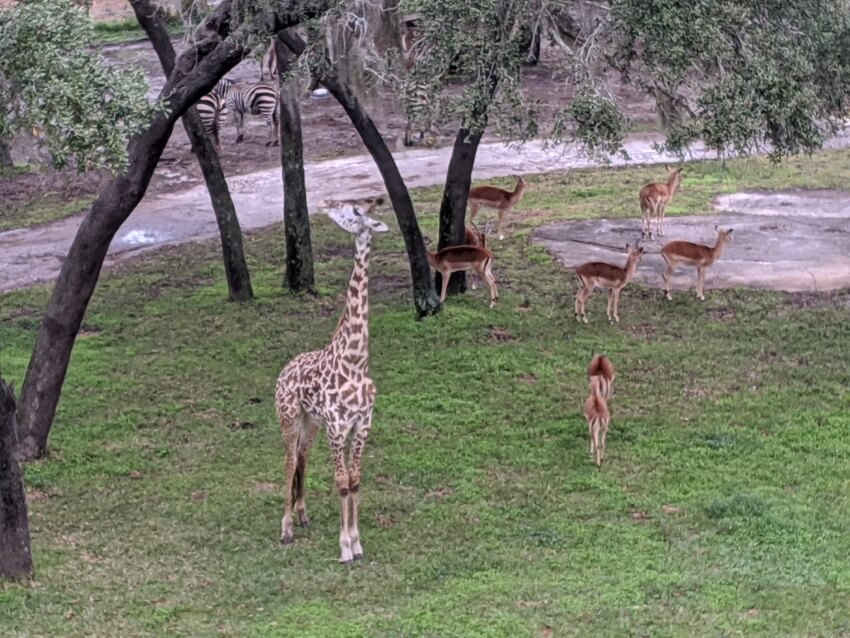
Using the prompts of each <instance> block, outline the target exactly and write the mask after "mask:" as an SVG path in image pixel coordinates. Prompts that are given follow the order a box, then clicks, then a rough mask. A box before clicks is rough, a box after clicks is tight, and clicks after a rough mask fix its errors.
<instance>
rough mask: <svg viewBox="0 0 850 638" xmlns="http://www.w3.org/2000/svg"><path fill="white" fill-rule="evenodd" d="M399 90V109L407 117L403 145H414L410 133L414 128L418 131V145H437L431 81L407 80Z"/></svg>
mask: <svg viewBox="0 0 850 638" xmlns="http://www.w3.org/2000/svg"><path fill="white" fill-rule="evenodd" d="M400 89H401V90H400V91H399V99H400V101H401V107H402V109H403V110H404V114H405V115H406V116H407V125H406V126H405V127H404V140H403V141H404V145H405V146H413V145H414V144H413V140H412V139H411V133H412V132H413V129H414V126H415V127H417V128H418V130H419V140H420V143H423V144H424V145H425V146H434V145H435V144H436V143H437V136H438V135H440V134H441V133H440V130H439V129H438V128H437V127H436V126H435V125H434V104H433V102H432V94H433V89H432V83H431V81H430V80H427V81H426V80H421V81H417V80H416V79H414V78H408V79H407V80H406V81H404V82H403V83H402V85H401V87H400ZM423 138H424V141H423Z"/></svg>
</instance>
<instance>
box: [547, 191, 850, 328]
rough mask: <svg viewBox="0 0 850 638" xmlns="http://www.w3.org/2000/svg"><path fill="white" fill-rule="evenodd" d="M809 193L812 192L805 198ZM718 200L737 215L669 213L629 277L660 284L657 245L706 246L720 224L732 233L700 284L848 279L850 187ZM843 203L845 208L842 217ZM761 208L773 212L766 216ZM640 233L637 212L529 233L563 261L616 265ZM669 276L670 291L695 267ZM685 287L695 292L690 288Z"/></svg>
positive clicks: (689, 281) (780, 284)
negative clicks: (676, 242)
mask: <svg viewBox="0 0 850 638" xmlns="http://www.w3.org/2000/svg"><path fill="white" fill-rule="evenodd" d="M809 195H811V198H810V199H807V196H809ZM787 202H792V204H790V205H789V204H787ZM825 202H830V204H829V205H827V204H826V203H825ZM717 203H718V206H721V207H723V208H724V209H726V210H730V211H731V210H734V211H736V213H737V214H727V215H711V216H702V217H673V218H669V219H668V220H667V221H666V222H665V231H666V235H665V236H664V237H663V238H660V240H659V238H657V237H656V239H655V240H652V241H648V242H644V243H643V244H642V245H643V246H644V250H645V253H644V256H643V259H642V261H641V263H640V264H639V266H638V269H637V272H636V273H635V281H636V282H638V283H640V284H642V285H644V286H649V287H652V288H663V286H664V282H663V279H662V276H661V275H662V272H663V271H664V267H665V263H664V261H663V259H662V257H661V254H660V251H661V247H662V246H663V245H664V244H665V243H667V242H668V241H672V240H685V241H690V242H695V243H699V244H704V245H712V244H713V243H714V241H715V239H716V232H715V230H714V227H715V225H719V226H721V227H723V228H733V229H734V231H735V232H734V235H733V241H732V242H731V243H730V244H729V245H728V246H727V247H726V250H725V251H724V253H723V255H722V256H721V257H720V259H719V260H718V261H717V263H715V264H714V265H713V266H711V268H710V269H709V270H708V272H707V274H706V289H710V288H763V289H772V290H784V291H787V292H810V293H813V292H817V293H820V292H823V291H830V290H837V289H840V288H845V287H847V286H850V192H842V191H805V190H794V191H788V192H785V191H781V192H780V191H777V192H771V193H760V194H753V193H737V194H735V195H729V196H724V197H722V198H718V199H717ZM739 210H744V211H746V212H745V213H740V212H737V211H739ZM845 210H847V211H848V214H847V215H845V216H843V217H842V215H844V212H843V211H845ZM766 215H770V216H771V219H770V220H769V221H768V220H766V219H765V216H766ZM639 238H640V220H639V219H637V218H635V219H625V220H624V219H616V220H608V219H592V220H581V221H572V222H561V223H558V224H552V225H549V226H546V227H543V228H539V229H537V230H536V231H535V232H534V234H533V240H534V241H535V242H537V243H540V244H542V245H543V246H544V247H545V248H546V249H547V250H548V251H549V252H550V253H551V254H552V255H553V256H554V257H555V259H557V260H558V262H559V263H561V264H562V265H563V266H565V267H567V268H575V267H576V266H578V265H579V264H582V263H584V262H587V261H606V262H609V263H613V264H618V265H622V264H624V263H625V252H624V247H625V245H626V244H627V243H634V242H635V241H637V240H638V239H639ZM671 282H672V285H671V288H672V289H674V290H680V291H681V290H686V289H693V288H694V287H695V285H696V270H695V269H694V268H691V267H686V266H679V268H677V270H676V271H675V272H674V274H673V277H672V279H671ZM689 294H693V291H692V290H689ZM724 310H725V309H721V310H718V311H717V312H719V313H721V314H720V315H718V317H717V318H718V319H719V320H722V321H727V320H730V319H732V318H733V317H734V315H732V316H729V315H724V314H723V312H724Z"/></svg>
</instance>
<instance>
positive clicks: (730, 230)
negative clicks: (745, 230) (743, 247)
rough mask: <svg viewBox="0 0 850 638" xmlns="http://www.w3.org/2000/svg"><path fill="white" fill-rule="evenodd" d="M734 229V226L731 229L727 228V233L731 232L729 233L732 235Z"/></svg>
mask: <svg viewBox="0 0 850 638" xmlns="http://www.w3.org/2000/svg"><path fill="white" fill-rule="evenodd" d="M733 230H735V229H734V228H730V229H729V230H727V231H726V232H727V233H729V234H730V235H731V234H732V231H733Z"/></svg>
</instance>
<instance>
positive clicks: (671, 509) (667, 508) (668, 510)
mask: <svg viewBox="0 0 850 638" xmlns="http://www.w3.org/2000/svg"><path fill="white" fill-rule="evenodd" d="M661 511H662V512H664V513H665V514H678V513H679V512H681V511H682V508H680V507H676V506H675V505H662V506H661Z"/></svg>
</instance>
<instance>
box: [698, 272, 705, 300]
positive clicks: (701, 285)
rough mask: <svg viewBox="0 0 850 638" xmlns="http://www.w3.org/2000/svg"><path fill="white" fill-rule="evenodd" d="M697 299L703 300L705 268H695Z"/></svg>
mask: <svg viewBox="0 0 850 638" xmlns="http://www.w3.org/2000/svg"><path fill="white" fill-rule="evenodd" d="M697 297H699V298H700V300H701V301H704V300H705V268H697Z"/></svg>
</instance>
